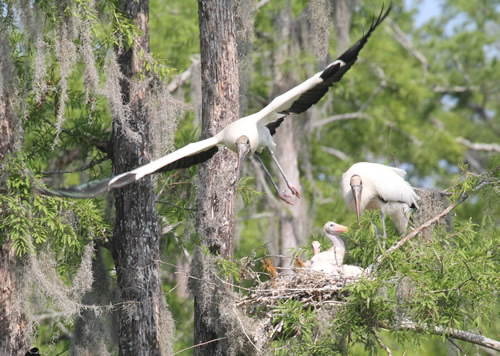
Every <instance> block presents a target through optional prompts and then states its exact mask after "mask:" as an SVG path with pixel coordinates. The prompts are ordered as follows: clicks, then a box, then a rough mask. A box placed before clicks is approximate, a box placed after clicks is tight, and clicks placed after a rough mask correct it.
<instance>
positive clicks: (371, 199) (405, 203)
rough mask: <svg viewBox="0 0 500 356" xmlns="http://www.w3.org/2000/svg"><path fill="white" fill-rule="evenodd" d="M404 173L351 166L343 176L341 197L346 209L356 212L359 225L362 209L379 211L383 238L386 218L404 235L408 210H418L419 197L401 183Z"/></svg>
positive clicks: (374, 166)
mask: <svg viewBox="0 0 500 356" xmlns="http://www.w3.org/2000/svg"><path fill="white" fill-rule="evenodd" d="M405 175H406V172H405V171H404V170H402V169H399V168H394V167H389V166H385V165H383V164H378V163H369V162H360V163H356V164H354V165H353V166H352V167H351V168H349V169H348V170H347V171H346V172H345V173H344V174H343V175H342V194H343V196H344V201H345V203H346V205H347V206H348V207H349V208H350V209H351V210H355V211H356V215H357V217H358V225H360V215H361V213H362V212H363V211H364V210H365V209H373V210H380V212H381V215H382V228H383V233H384V238H385V237H387V234H386V231H385V215H386V214H387V215H389V216H390V217H391V218H392V221H393V222H394V224H395V225H396V227H397V229H398V230H399V232H400V233H404V232H406V228H407V226H408V219H409V212H410V208H417V209H418V204H417V201H418V200H419V199H420V197H419V196H418V195H417V193H415V191H414V190H413V188H412V187H411V186H410V184H409V183H408V182H407V181H405V180H404V179H403V177H404V176H405Z"/></svg>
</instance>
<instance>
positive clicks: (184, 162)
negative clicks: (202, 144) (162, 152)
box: [157, 146, 219, 172]
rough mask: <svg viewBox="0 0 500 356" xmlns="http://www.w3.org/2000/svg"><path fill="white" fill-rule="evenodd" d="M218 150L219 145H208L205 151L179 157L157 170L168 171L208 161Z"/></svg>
mask: <svg viewBox="0 0 500 356" xmlns="http://www.w3.org/2000/svg"><path fill="white" fill-rule="evenodd" d="M218 151H219V147H217V146H213V147H210V148H209V149H208V150H206V151H202V152H199V153H197V154H194V155H191V156H186V157H183V158H180V159H178V160H177V161H174V162H172V163H170V164H167V165H166V166H165V167H162V168H161V169H159V170H158V171H157V172H168V171H171V170H174V169H182V168H189V167H191V166H194V165H196V164H199V163H202V162H205V161H208V160H209V159H210V158H212V157H213V156H214V155H215V154H216V153H217V152H218Z"/></svg>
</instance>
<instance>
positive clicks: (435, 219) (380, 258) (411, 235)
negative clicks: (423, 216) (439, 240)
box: [375, 193, 469, 266]
mask: <svg viewBox="0 0 500 356" xmlns="http://www.w3.org/2000/svg"><path fill="white" fill-rule="evenodd" d="M468 197H469V195H468V194H466V193H463V194H462V195H461V196H460V198H459V199H458V200H457V201H456V202H454V203H453V204H450V205H449V206H448V207H447V208H446V209H444V210H443V211H442V212H441V213H440V214H438V215H436V216H435V217H433V218H432V219H430V220H428V221H426V222H425V223H423V224H422V225H420V226H419V227H418V228H416V229H415V230H413V231H412V232H411V233H409V234H408V235H406V236H405V237H403V238H402V239H401V240H399V241H398V242H397V243H395V244H394V245H392V246H391V247H389V249H387V251H385V253H384V254H382V255H380V256H378V257H377V260H376V263H375V266H378V265H380V263H381V262H382V261H383V260H384V259H385V258H386V257H387V256H389V255H390V254H391V253H393V252H394V251H395V250H397V249H399V248H400V247H401V246H403V245H404V244H405V243H406V242H408V240H410V239H412V238H414V237H415V236H417V235H418V234H419V233H420V232H422V230H424V229H426V228H428V227H429V226H431V225H432V224H435V223H436V222H438V221H439V220H440V219H442V218H443V217H445V216H446V215H448V213H449V212H450V211H452V210H453V209H454V208H455V207H456V206H457V205H458V204H460V203H462V202H463V201H464V200H466V199H467V198H468Z"/></svg>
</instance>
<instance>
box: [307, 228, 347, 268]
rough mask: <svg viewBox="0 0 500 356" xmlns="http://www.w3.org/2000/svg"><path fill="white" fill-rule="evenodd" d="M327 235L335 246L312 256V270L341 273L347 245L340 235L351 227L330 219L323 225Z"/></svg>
mask: <svg viewBox="0 0 500 356" xmlns="http://www.w3.org/2000/svg"><path fill="white" fill-rule="evenodd" d="M323 229H324V231H325V235H326V237H328V238H329V239H330V240H331V241H332V243H333V246H332V247H331V248H329V249H328V250H326V251H323V252H319V253H317V254H315V255H314V256H313V257H312V258H311V267H310V268H311V270H313V271H318V272H324V273H340V271H341V267H342V264H343V262H344V255H345V245H344V241H342V239H341V238H340V237H339V235H340V234H341V233H343V232H347V231H349V229H348V228H347V227H345V226H343V225H340V224H336V223H334V222H332V221H329V222H327V223H326V224H325V226H324V227H323Z"/></svg>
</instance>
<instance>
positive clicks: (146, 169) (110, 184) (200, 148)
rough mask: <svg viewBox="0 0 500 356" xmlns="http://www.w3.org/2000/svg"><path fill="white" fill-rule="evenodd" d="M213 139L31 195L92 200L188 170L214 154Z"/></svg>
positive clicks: (38, 190) (216, 148) (214, 138)
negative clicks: (157, 176) (118, 171)
mask: <svg viewBox="0 0 500 356" xmlns="http://www.w3.org/2000/svg"><path fill="white" fill-rule="evenodd" d="M218 143H219V141H218V139H217V138H216V137H210V138H207V139H206V140H202V141H198V142H194V143H190V144H189V145H186V146H184V147H182V148H180V149H178V150H177V151H174V152H172V153H170V154H168V155H166V156H163V157H161V158H159V159H157V160H155V161H152V162H150V163H148V164H145V165H144V166H141V167H139V168H136V169H134V170H132V171H129V172H125V173H122V174H119V175H117V176H115V177H111V178H106V179H102V180H98V181H92V182H88V183H84V184H81V185H76V186H72V187H68V188H59V189H44V188H37V189H36V190H35V192H37V193H39V194H44V195H54V196H59V197H70V198H78V199H86V198H92V197H95V196H97V195H100V194H103V193H105V192H107V191H109V190H111V189H115V188H121V187H123V186H126V185H128V184H130V183H133V182H135V181H137V180H139V179H141V178H143V177H145V176H147V175H149V174H152V173H155V172H166V171H170V170H173V169H178V168H188V167H191V166H193V165H195V164H199V163H201V162H204V161H206V160H208V159H210V158H212V156H213V155H214V154H215V153H216V152H217V151H218V147H217V144H218Z"/></svg>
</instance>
